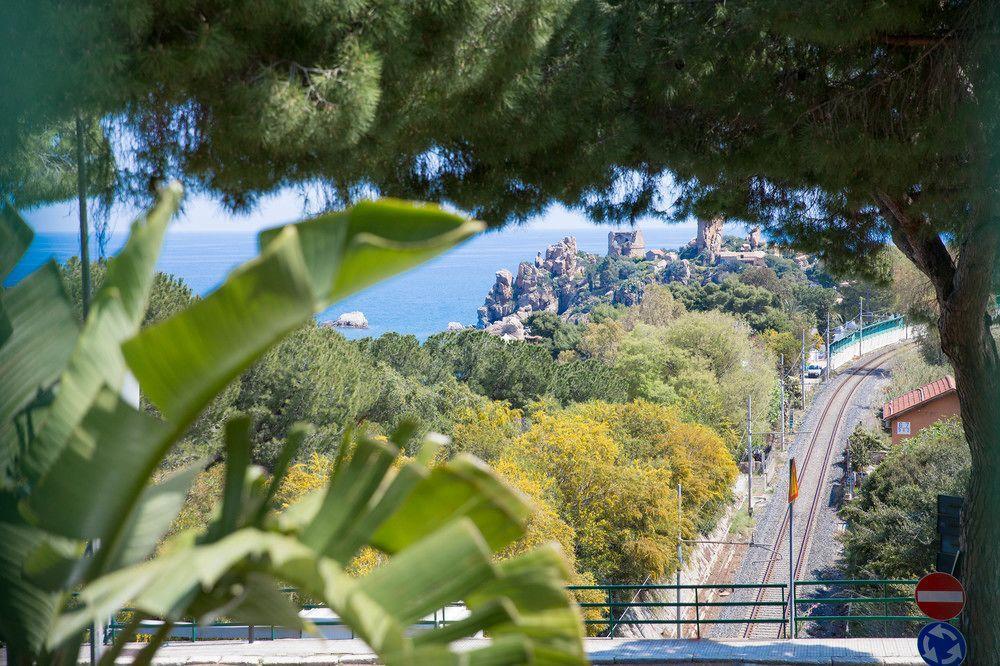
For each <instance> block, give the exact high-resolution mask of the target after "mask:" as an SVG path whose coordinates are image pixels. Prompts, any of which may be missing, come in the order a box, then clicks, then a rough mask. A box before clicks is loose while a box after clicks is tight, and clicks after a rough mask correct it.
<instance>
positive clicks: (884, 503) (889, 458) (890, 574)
mask: <svg viewBox="0 0 1000 666" xmlns="http://www.w3.org/2000/svg"><path fill="white" fill-rule="evenodd" d="M969 465H970V457H969V447H968V444H967V443H966V441H965V436H964V435H963V433H962V425H961V424H960V423H959V422H958V421H957V420H947V421H942V422H939V423H937V424H935V425H933V426H931V427H929V428H927V429H925V430H923V431H921V432H920V434H918V435H917V436H916V437H914V438H912V439H910V440H908V441H906V442H905V443H904V444H903V445H902V446H900V447H898V448H895V449H893V450H891V451H889V453H888V454H887V455H886V457H885V459H884V460H883V461H882V462H881V463H879V465H878V466H877V467H876V468H875V470H874V471H873V472H872V473H871V475H870V476H869V477H868V478H867V479H866V480H865V482H864V484H863V485H862V486H861V491H860V493H859V494H858V497H857V499H856V500H855V501H854V502H852V503H850V504H848V505H847V506H846V507H845V508H844V509H843V515H844V517H845V518H846V519H847V525H848V526H847V531H846V532H844V534H843V537H842V538H843V542H844V561H845V565H846V568H847V574H848V577H851V578H904V579H905V578H918V577H920V576H922V575H923V574H925V573H927V572H928V571H930V570H932V569H933V568H934V563H935V553H936V552H937V548H938V543H937V531H936V525H937V523H936V519H937V496H938V494H946V495H959V496H964V495H965V493H966V489H967V487H968V480H969V469H970V468H969Z"/></svg>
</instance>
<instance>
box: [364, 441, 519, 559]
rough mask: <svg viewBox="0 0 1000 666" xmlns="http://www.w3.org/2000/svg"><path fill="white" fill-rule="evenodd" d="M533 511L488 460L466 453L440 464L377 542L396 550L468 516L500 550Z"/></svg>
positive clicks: (379, 533) (374, 541)
mask: <svg viewBox="0 0 1000 666" xmlns="http://www.w3.org/2000/svg"><path fill="white" fill-rule="evenodd" d="M530 513H531V509H530V505H529V504H528V502H527V500H526V499H525V498H523V497H521V496H520V495H519V494H518V493H517V492H516V491H514V490H513V489H511V488H510V487H508V486H507V485H505V484H504V483H503V482H502V481H500V479H499V478H497V476H496V475H495V474H494V473H493V472H492V471H491V470H490V469H489V468H488V467H487V466H486V465H485V464H483V463H482V462H481V461H479V460H477V459H475V458H473V457H471V456H467V455H460V456H458V457H456V458H454V459H452V460H450V461H448V462H447V463H445V464H444V465H440V466H438V467H435V468H434V469H433V470H432V471H431V473H430V476H429V477H428V478H427V479H425V480H424V481H423V482H421V483H420V484H419V485H418V486H417V487H416V488H415V489H414V491H413V494H412V496H411V497H410V498H409V501H408V502H407V503H406V504H405V505H404V506H403V507H402V508H401V509H400V510H399V511H397V512H396V513H394V514H393V515H392V517H391V518H389V519H388V520H387V521H386V522H385V523H384V524H382V526H381V527H380V528H379V529H378V530H377V531H376V532H375V534H374V535H372V537H371V543H372V545H374V546H376V547H378V548H380V549H382V550H384V551H385V552H387V553H394V552H397V551H400V550H402V549H404V548H406V547H407V546H408V545H409V544H411V543H413V542H414V541H416V540H418V539H421V538H423V537H424V536H425V535H426V534H428V533H430V532H432V531H434V530H436V529H437V528H438V527H439V526H441V525H443V524H445V523H446V522H448V521H449V520H454V519H455V518H457V517H461V516H468V517H469V518H471V519H472V520H473V522H475V524H476V526H477V527H478V528H479V531H480V532H481V533H482V535H483V536H484V537H485V538H486V540H487V542H488V543H489V544H490V547H491V548H493V549H499V548H501V547H503V546H504V545H506V544H508V543H510V542H511V541H513V540H514V539H516V538H518V537H519V536H520V535H521V534H523V533H524V528H525V524H526V523H527V520H528V516H529V515H530Z"/></svg>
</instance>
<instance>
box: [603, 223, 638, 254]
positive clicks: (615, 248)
mask: <svg viewBox="0 0 1000 666" xmlns="http://www.w3.org/2000/svg"><path fill="white" fill-rule="evenodd" d="M608 256H609V257H629V258H632V259H644V258H645V257H646V239H645V237H643V235H642V230H641V229H636V230H635V231H609V232H608Z"/></svg>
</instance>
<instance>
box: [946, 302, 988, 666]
mask: <svg viewBox="0 0 1000 666" xmlns="http://www.w3.org/2000/svg"><path fill="white" fill-rule="evenodd" d="M962 315H965V316H962ZM939 328H940V330H941V346H942V349H943V351H944V352H945V354H946V355H947V356H948V358H949V359H951V362H952V365H953V366H954V368H955V380H956V382H955V383H956V385H957V388H958V399H959V403H960V405H961V413H962V422H963V426H964V428H965V435H966V439H967V440H968V443H969V449H970V452H971V454H972V477H971V483H970V486H969V490H968V496H967V497H966V504H965V509H964V511H963V521H962V522H963V529H962V532H963V535H962V542H961V548H962V564H961V570H962V582H963V583H964V585H965V588H966V592H967V599H968V603H967V605H966V607H965V611H964V613H963V614H962V616H961V619H960V623H961V629H962V631H963V633H965V636H966V638H967V639H968V643H969V658H968V661H967V662H966V663H967V664H970V665H975V666H987V665H989V666H993V665H995V664H1000V359H998V355H997V347H996V343H995V341H994V339H993V336H992V334H991V332H990V329H989V324H988V321H987V320H984V319H983V318H980V319H979V320H978V321H976V320H975V319H972V318H971V317H969V316H967V313H965V312H963V313H962V314H961V315H960V314H959V313H955V312H948V311H947V310H945V311H944V312H942V316H941V320H940V322H939Z"/></svg>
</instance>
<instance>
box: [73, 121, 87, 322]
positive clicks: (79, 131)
mask: <svg viewBox="0 0 1000 666" xmlns="http://www.w3.org/2000/svg"><path fill="white" fill-rule="evenodd" d="M83 141H84V136H83V116H81V115H80V114H79V113H77V114H76V199H77V206H78V208H79V209H80V276H81V280H82V282H83V285H82V287H83V292H82V293H83V297H82V300H83V318H84V320H86V319H87V314H88V313H89V312H90V251H89V250H88V248H87V244H88V241H89V236H90V231H89V226H90V225H89V224H88V223H87V163H86V161H85V160H84V155H83Z"/></svg>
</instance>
